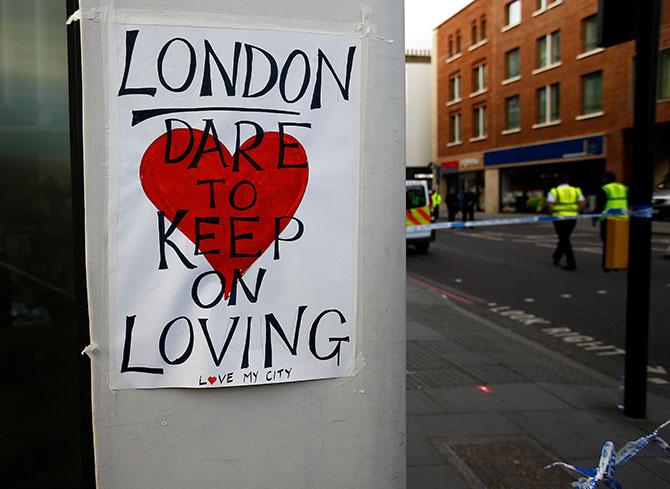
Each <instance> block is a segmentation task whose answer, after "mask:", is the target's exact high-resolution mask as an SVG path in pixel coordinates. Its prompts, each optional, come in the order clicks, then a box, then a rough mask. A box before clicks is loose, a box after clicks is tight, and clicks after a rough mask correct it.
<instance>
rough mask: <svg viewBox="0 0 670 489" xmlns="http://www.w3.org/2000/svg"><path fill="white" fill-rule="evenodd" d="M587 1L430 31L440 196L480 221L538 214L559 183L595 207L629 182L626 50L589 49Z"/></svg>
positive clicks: (661, 166) (659, 168)
mask: <svg viewBox="0 0 670 489" xmlns="http://www.w3.org/2000/svg"><path fill="white" fill-rule="evenodd" d="M597 9H598V2H597V0H511V1H508V2H495V1H493V0H475V1H474V2H472V3H471V4H469V5H468V6H466V7H465V8H464V9H462V10H461V11H460V12H458V13H457V14H455V15H454V16H452V17H451V18H449V19H448V20H446V21H445V22H444V23H442V24H441V25H440V26H438V27H437V28H436V29H435V38H434V44H435V50H434V53H435V57H434V61H435V69H434V72H435V76H436V83H437V89H436V105H437V116H436V120H435V124H436V130H435V137H436V141H435V144H434V146H433V148H434V149H433V151H434V155H433V156H434V160H435V161H436V162H437V165H438V166H439V169H438V172H437V175H436V178H437V180H438V183H439V187H440V190H441V191H442V192H443V193H446V192H447V190H449V189H457V190H458V191H461V192H463V191H465V190H469V189H472V188H473V187H474V189H475V190H476V191H477V192H478V194H479V197H480V199H479V207H480V209H481V210H486V211H488V212H500V211H502V212H533V211H537V212H539V211H541V210H542V208H543V206H544V196H545V195H546V192H547V191H548V189H549V188H551V187H552V186H553V185H554V184H555V183H556V180H557V178H558V175H559V174H561V173H565V174H568V175H569V176H570V177H571V179H572V181H573V182H574V184H575V185H578V186H580V187H581V188H582V190H583V191H584V193H585V194H586V195H587V196H589V197H590V200H591V202H594V201H595V195H596V193H597V190H598V188H599V186H600V179H601V175H602V172H603V171H605V170H609V171H613V172H614V173H616V174H617V176H618V177H619V178H621V179H623V181H624V182H626V181H627V180H628V178H629V176H630V168H631V165H632V161H631V158H632V157H631V154H632V151H631V146H632V130H631V129H632V125H633V92H634V89H633V85H634V57H635V46H634V43H633V42H628V43H625V44H621V45H618V46H615V47H612V48H608V49H602V48H599V47H598V46H597V42H598V39H597V19H596V13H597ZM668 22H670V18H669V17H668V12H667V9H664V12H663V19H662V28H661V38H660V46H661V49H660V53H659V84H658V99H659V101H658V106H657V120H658V122H657V129H658V131H659V137H658V147H657V151H656V153H657V161H656V163H655V181H661V180H662V179H663V177H664V176H665V175H666V173H667V172H668V171H670V163H669V161H670V144H669V143H668V142H667V141H668V137H665V135H666V134H667V135H670V25H669V24H668Z"/></svg>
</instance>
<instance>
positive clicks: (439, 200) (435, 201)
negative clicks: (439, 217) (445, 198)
mask: <svg viewBox="0 0 670 489" xmlns="http://www.w3.org/2000/svg"><path fill="white" fill-rule="evenodd" d="M432 200H433V207H437V206H438V205H440V204H441V203H442V196H441V195H440V194H438V193H437V192H435V193H433V196H432Z"/></svg>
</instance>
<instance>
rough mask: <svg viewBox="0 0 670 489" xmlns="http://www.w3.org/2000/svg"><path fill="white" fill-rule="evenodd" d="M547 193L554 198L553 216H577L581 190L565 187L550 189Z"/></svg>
mask: <svg viewBox="0 0 670 489" xmlns="http://www.w3.org/2000/svg"><path fill="white" fill-rule="evenodd" d="M549 193H551V194H552V195H553V196H554V203H553V215H554V216H576V215H577V214H579V198H580V197H581V196H582V190H581V189H580V188H579V187H571V186H570V185H565V186H563V187H555V188H552V189H551V190H550V191H549Z"/></svg>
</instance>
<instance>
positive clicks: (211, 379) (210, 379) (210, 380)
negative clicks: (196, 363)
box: [207, 377, 216, 385]
mask: <svg viewBox="0 0 670 489" xmlns="http://www.w3.org/2000/svg"><path fill="white" fill-rule="evenodd" d="M207 380H208V381H209V383H210V384H212V385H214V382H216V377H207Z"/></svg>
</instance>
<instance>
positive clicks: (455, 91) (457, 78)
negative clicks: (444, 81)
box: [449, 73, 461, 102]
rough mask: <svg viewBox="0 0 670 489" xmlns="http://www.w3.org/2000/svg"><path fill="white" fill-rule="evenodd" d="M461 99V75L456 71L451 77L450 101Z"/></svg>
mask: <svg viewBox="0 0 670 489" xmlns="http://www.w3.org/2000/svg"><path fill="white" fill-rule="evenodd" d="M458 100H461V75H460V74H458V73H456V74H453V75H451V76H450V77H449V102H456V101H458Z"/></svg>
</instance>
